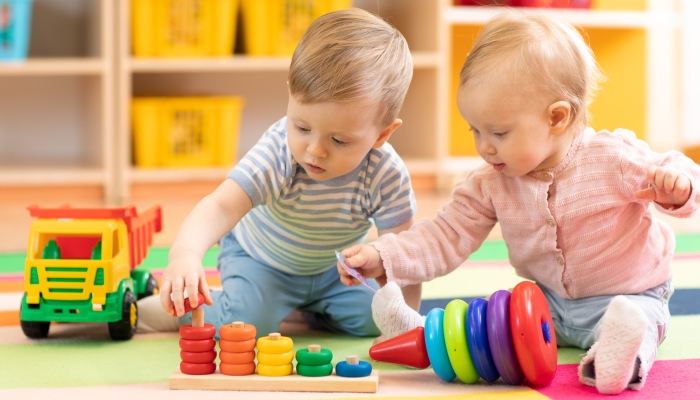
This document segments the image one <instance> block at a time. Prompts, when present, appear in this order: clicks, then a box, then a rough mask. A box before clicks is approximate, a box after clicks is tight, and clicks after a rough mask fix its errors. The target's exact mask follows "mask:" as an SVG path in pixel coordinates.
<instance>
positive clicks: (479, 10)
mask: <svg viewBox="0 0 700 400" xmlns="http://www.w3.org/2000/svg"><path fill="white" fill-rule="evenodd" d="M518 10H522V11H523V12H529V13H541V14H548V15H554V16H556V17H558V18H562V19H564V20H565V21H567V22H569V23H570V24H572V25H575V26H580V27H585V28H611V29H617V28H619V29H629V28H639V29H646V28H650V27H657V26H665V27H676V26H680V22H681V20H680V17H679V16H678V14H677V13H670V12H649V11H597V10H573V9H561V10H554V9H537V8H519V9H518ZM500 11H501V10H500V7H472V6H461V7H459V6H457V7H449V8H447V9H446V10H445V14H444V18H445V20H446V21H447V22H449V23H452V24H457V25H483V24H485V23H486V21H488V20H489V19H490V18H491V17H493V16H494V15H496V14H497V13H499V12H500Z"/></svg>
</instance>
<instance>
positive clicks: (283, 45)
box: [241, 0, 352, 56]
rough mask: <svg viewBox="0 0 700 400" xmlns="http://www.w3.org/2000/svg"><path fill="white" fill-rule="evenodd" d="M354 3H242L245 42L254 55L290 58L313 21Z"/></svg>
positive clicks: (276, 0)
mask: <svg viewBox="0 0 700 400" xmlns="http://www.w3.org/2000/svg"><path fill="white" fill-rule="evenodd" d="M351 6H352V0H242V2H241V13H242V14H243V19H242V24H243V31H242V33H243V36H244V40H243V43H244V45H245V53H246V54H248V55H252V56H290V55H292V54H293V53H294V49H295V48H296V46H297V43H299V40H300V39H301V37H302V35H304V32H306V29H307V28H308V27H309V25H311V22H312V21H313V20H314V19H316V18H318V17H320V16H321V15H323V14H326V13H329V12H331V11H337V10H342V9H344V8H350V7H351Z"/></svg>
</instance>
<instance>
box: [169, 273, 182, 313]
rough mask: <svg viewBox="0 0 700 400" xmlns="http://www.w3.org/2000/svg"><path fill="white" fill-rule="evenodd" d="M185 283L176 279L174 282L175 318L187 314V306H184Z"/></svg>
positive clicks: (180, 279)
mask: <svg viewBox="0 0 700 400" xmlns="http://www.w3.org/2000/svg"><path fill="white" fill-rule="evenodd" d="M184 286H185V283H184V282H183V280H182V278H175V279H174V280H173V281H172V288H173V289H172V293H171V295H172V302H173V304H174V305H175V316H177V317H181V316H182V315H183V314H185V306H184V305H183V303H184V299H185V295H184V293H183V289H184Z"/></svg>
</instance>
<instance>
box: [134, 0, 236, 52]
mask: <svg viewBox="0 0 700 400" xmlns="http://www.w3.org/2000/svg"><path fill="white" fill-rule="evenodd" d="M131 12H132V38H133V47H134V49H133V51H134V55H135V56H136V57H207V56H230V55H232V54H233V47H234V43H235V40H234V39H235V35H236V20H237V17H238V0H132V2H131Z"/></svg>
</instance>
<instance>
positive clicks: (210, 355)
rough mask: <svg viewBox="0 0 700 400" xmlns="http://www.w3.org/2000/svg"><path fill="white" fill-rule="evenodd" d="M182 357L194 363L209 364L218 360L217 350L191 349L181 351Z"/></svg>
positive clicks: (187, 361)
mask: <svg viewBox="0 0 700 400" xmlns="http://www.w3.org/2000/svg"><path fill="white" fill-rule="evenodd" d="M180 359H181V360H182V361H184V362H186V363H192V364H207V363H211V362H214V360H216V352H215V351H214V350H211V351H203V352H201V353H193V352H191V351H180Z"/></svg>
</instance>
